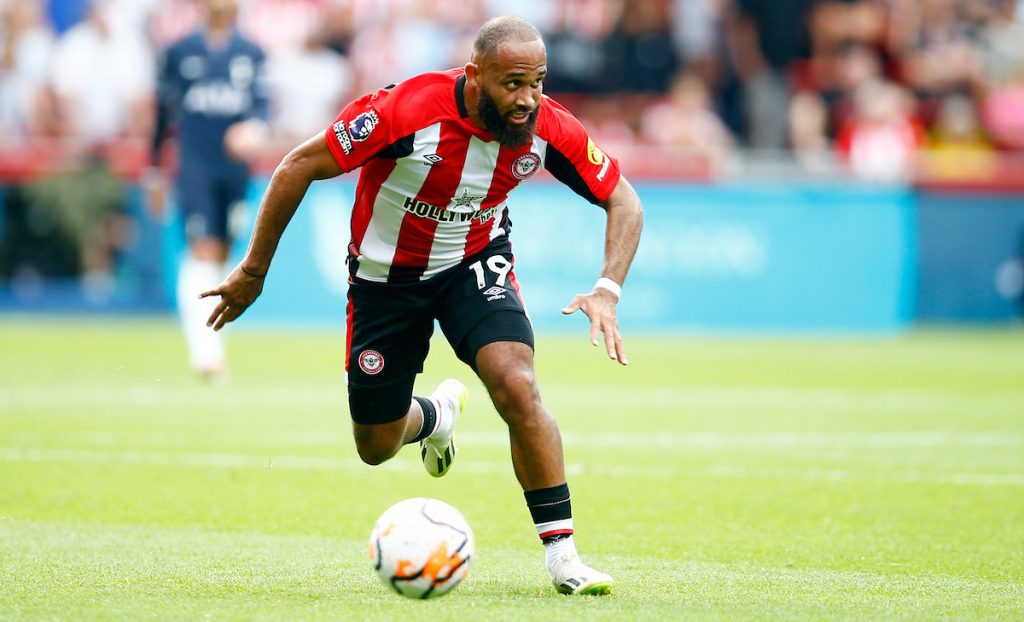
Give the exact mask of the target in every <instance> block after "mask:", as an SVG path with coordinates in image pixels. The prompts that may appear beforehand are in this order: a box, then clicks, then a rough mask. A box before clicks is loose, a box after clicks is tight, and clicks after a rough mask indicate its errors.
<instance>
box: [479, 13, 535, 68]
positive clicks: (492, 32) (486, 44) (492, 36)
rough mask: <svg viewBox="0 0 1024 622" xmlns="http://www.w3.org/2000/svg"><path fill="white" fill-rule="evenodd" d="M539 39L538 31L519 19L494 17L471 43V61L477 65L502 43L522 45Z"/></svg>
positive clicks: (504, 16)
mask: <svg viewBox="0 0 1024 622" xmlns="http://www.w3.org/2000/svg"><path fill="white" fill-rule="evenodd" d="M540 38H541V36H540V31H539V30H537V28H536V27H535V26H534V25H533V24H531V23H530V22H528V21H526V20H525V19H523V18H521V17H516V16H514V15H503V16H501V17H495V18H494V19H492V20H490V21H488V22H487V23H486V24H484V25H483V26H481V27H480V32H478V33H477V35H476V41H474V42H473V61H474V62H477V63H479V62H480V61H481V60H483V59H484V58H487V57H490V56H493V55H494V53H495V52H496V51H497V50H498V46H499V45H501V44H502V43H524V42H527V41H537V40H539V39H540Z"/></svg>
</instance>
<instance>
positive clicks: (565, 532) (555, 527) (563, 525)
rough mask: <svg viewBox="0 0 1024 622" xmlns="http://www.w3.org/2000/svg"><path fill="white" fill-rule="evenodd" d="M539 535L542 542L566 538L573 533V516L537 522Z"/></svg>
mask: <svg viewBox="0 0 1024 622" xmlns="http://www.w3.org/2000/svg"><path fill="white" fill-rule="evenodd" d="M536 527H537V535H538V536H540V539H541V541H542V542H548V541H551V540H554V539H557V538H564V537H566V536H571V535H572V534H573V529H572V518H567V519H563V520H555V521H549V522H547V523H537V525H536Z"/></svg>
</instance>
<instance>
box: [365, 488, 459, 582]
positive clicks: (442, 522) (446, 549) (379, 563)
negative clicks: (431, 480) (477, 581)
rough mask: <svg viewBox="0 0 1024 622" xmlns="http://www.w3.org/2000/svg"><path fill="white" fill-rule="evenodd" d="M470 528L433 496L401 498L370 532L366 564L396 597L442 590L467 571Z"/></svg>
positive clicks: (452, 510)
mask: <svg viewBox="0 0 1024 622" xmlns="http://www.w3.org/2000/svg"><path fill="white" fill-rule="evenodd" d="M473 551H474V546H473V532H472V531H471V530H470V528H469V525H468V524H467V523H466V519H465V518H463V517H462V514H460V513H459V511H458V510H456V509H455V508H453V507H452V506H450V505H448V504H447V503H445V502H444V501H438V500H437V499H424V498H422V497H417V498H415V499H406V500H405V501H399V502H398V503H396V504H394V505H393V506H391V507H389V508H388V509H387V510H385V511H384V513H383V514H381V516H380V518H378V519H377V524H376V525H374V527H373V532H372V533H370V563H371V564H373V569H374V570H375V571H377V576H378V577H380V580H381V582H383V583H384V585H386V586H388V587H389V588H391V589H392V590H394V591H396V592H398V593H399V594H401V595H402V596H406V597H409V598H434V597H435V596H442V595H444V594H447V593H448V592H449V591H450V590H451V589H452V588H454V587H455V586H456V585H458V584H459V582H460V581H462V579H463V578H464V577H465V576H466V573H467V572H469V563H470V560H472V559H473Z"/></svg>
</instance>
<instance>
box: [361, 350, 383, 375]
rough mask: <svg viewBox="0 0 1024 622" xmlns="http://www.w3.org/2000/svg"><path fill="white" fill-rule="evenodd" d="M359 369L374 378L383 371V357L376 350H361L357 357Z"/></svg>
mask: <svg viewBox="0 0 1024 622" xmlns="http://www.w3.org/2000/svg"><path fill="white" fill-rule="evenodd" d="M359 369H361V370H363V373H365V374H369V375H371V376H374V375H376V374H379V373H380V372H381V370H383V369H384V357H383V356H381V354H380V352H377V351H376V350H363V351H362V353H361V354H360V355H359Z"/></svg>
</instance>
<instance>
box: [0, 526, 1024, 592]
mask: <svg viewBox="0 0 1024 622" xmlns="http://www.w3.org/2000/svg"><path fill="white" fill-rule="evenodd" d="M3 534H7V535H9V536H10V537H9V538H7V539H6V540H5V542H6V543H7V544H8V549H7V553H8V554H9V556H10V557H11V559H13V561H14V562H15V563H16V564H17V563H19V562H20V563H26V561H22V560H28V561H29V563H33V564H39V563H46V561H45V560H48V559H58V558H59V559H63V560H65V565H66V566H70V567H72V568H74V567H76V565H80V564H88V566H89V567H92V566H93V565H95V564H96V563H97V561H98V560H99V561H100V562H102V561H103V560H107V559H110V558H112V557H117V558H118V562H119V563H117V564H114V565H112V566H110V567H109V568H108V570H109V571H110V572H125V573H132V572H135V570H134V566H138V565H143V566H144V567H145V569H146V571H147V574H152V575H154V576H156V577H157V578H158V580H163V578H165V577H175V576H179V575H182V574H185V575H187V576H188V578H189V580H190V581H193V582H200V581H206V582H215V581H220V582H223V581H228V580H233V581H235V582H243V583H249V582H260V581H263V580H264V578H265V577H266V576H267V573H264V572H253V569H254V568H257V569H258V568H260V567H262V566H264V565H267V564H273V565H274V569H275V573H276V574H275V576H277V575H280V573H281V572H282V571H283V570H284V571H287V572H288V576H289V577H290V578H293V579H303V580H305V581H307V582H308V583H309V584H310V585H314V586H315V585H317V584H318V583H319V582H321V581H323V580H324V572H325V569H324V564H326V565H327V567H329V568H331V569H333V570H332V571H331V572H334V573H341V574H342V575H344V576H345V578H346V580H360V578H362V579H363V580H365V581H367V582H371V583H372V582H375V581H376V578H375V577H373V576H372V574H371V573H370V572H369V570H368V566H364V565H363V564H362V563H358V564H356V565H355V566H353V565H351V564H349V563H346V560H347V559H353V560H354V559H356V558H361V557H362V555H363V554H364V550H365V546H366V541H365V539H364V538H346V537H337V536H317V535H294V534H285V535H278V534H267V533H258V532H235V531H216V530H208V529H201V528H197V527H192V526H184V527H152V526H141V525H105V524H99V523H76V522H69V521H23V520H7V521H0V535H3ZM524 542H528V543H529V545H530V546H528V547H519V548H517V547H509V546H504V547H493V548H489V549H487V551H486V555H482V556H481V557H480V558H479V560H478V561H477V562H476V563H477V564H478V566H476V567H475V569H474V573H476V574H474V575H473V578H472V580H471V581H472V583H470V584H467V585H478V586H481V589H484V590H485V591H486V590H487V589H490V588H488V587H486V586H489V585H491V584H506V583H508V582H509V580H510V579H509V577H510V575H512V576H513V577H514V578H513V579H512V581H513V582H516V581H521V580H522V579H521V578H520V576H523V577H535V578H536V579H537V580H538V581H541V580H542V578H543V576H544V575H543V570H542V568H541V566H539V565H538V562H537V559H538V558H537V553H536V550H535V549H534V548H533V546H532V545H533V541H532V540H524ZM211 554H212V555H213V556H215V557H216V558H218V559H220V560H221V561H222V563H221V564H220V565H219V566H220V567H219V568H218V569H216V570H217V571H216V572H208V573H206V574H204V575H201V576H200V575H197V573H196V560H197V559H198V558H199V557H201V556H203V555H207V556H209V555H211ZM339 557H340V558H341V561H340V562H339ZM589 558H590V559H592V560H594V563H595V564H598V563H599V564H600V565H601V566H602V567H606V568H610V569H611V572H614V573H616V576H619V577H620V578H621V579H623V580H625V583H624V585H629V584H631V583H633V582H642V581H645V580H647V577H649V576H650V575H651V573H652V572H658V573H661V574H664V575H667V576H672V577H674V578H675V579H674V580H675V582H676V583H678V584H680V585H681V587H677V588H675V589H667V590H665V591H664V594H665V595H666V596H664V597H665V598H669V599H673V600H675V599H678V598H679V597H678V595H677V594H676V591H675V590H676V589H678V590H681V591H683V592H685V593H687V594H689V595H694V596H697V597H700V596H701V595H702V592H703V591H704V590H707V589H708V586H713V587H714V588H715V589H720V588H721V586H722V585H732V586H736V588H738V589H748V590H755V591H756V592H757V593H758V594H762V595H763V594H764V591H765V589H767V588H769V587H770V586H773V585H788V586H790V587H795V588H797V589H800V590H804V591H808V592H819V591H820V592H822V593H824V594H828V595H830V596H831V597H837V598H838V597H841V596H837V594H842V592H843V591H845V590H856V591H860V592H869V591H874V590H879V589H882V590H884V595H882V596H879V598H884V599H886V602H887V603H889V604H891V603H892V602H893V601H899V600H901V599H904V598H910V599H919V598H922V597H928V598H930V599H932V600H933V601H934V599H935V598H939V597H942V598H948V599H949V600H951V601H954V602H956V603H957V605H958V606H963V604H964V602H965V601H966V602H972V601H975V600H981V599H992V598H996V599H998V598H1000V597H1002V598H1006V599H1008V600H1009V601H1011V602H1016V600H1015V599H1018V596H1019V595H1022V594H1024V585H1022V584H1021V583H1020V582H1019V581H1005V580H998V579H983V578H977V577H964V576H953V575H942V574H904V573H899V572H893V573H881V572H869V571H862V570H834V569H829V568H781V567H778V566H770V565H763V564H756V563H752V562H746V561H744V562H734V563H724V562H716V561H700V560H671V559H651V558H648V557H645V558H643V559H639V558H627V557H622V556H613V555H601V554H599V553H591V554H590V555H589ZM150 559H155V560H158V562H157V563H156V564H155V565H151V564H152V562H150V561H149V560H150ZM40 560H43V561H40ZM8 561H10V560H8ZM359 561H360V562H362V560H361V559H360V560H359ZM15 567H17V566H15ZM239 568H241V569H243V570H242V571H239ZM120 569H125V570H120ZM510 569H511V571H510ZM232 571H234V572H232ZM535 573H539V574H535ZM70 576H71V577H73V579H72V581H90V582H93V584H95V582H96V581H97V580H101V579H98V578H97V577H96V576H94V574H92V573H83V572H77V573H71V575H70ZM328 577H333V575H328ZM107 580H110V579H109V578H108V579H107ZM531 580H532V579H531ZM101 582H102V580H101ZM0 584H2V577H0ZM12 587H14V588H16V589H18V591H21V592H28V591H31V590H32V589H33V586H32V585H28V584H24V583H13V584H12ZM65 587H73V583H71V584H70V585H67V586H65ZM460 589H461V588H460ZM638 589H639V588H638ZM993 591H995V592H993ZM659 598H662V597H661V596H659V595H658V594H652V599H654V600H658V599H659ZM997 602H998V600H997ZM997 602H992V601H991V600H989V601H988V603H989V604H990V605H996V604H997Z"/></svg>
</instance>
